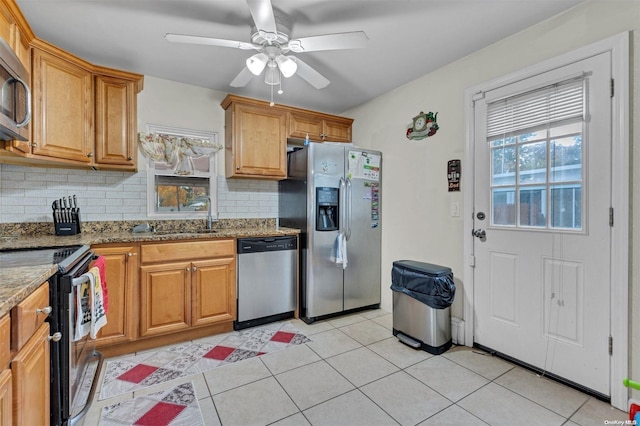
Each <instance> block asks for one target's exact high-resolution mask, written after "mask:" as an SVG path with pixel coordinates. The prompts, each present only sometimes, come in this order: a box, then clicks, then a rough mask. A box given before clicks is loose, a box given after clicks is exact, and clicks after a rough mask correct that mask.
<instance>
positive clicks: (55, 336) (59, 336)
mask: <svg viewBox="0 0 640 426" xmlns="http://www.w3.org/2000/svg"><path fill="white" fill-rule="evenodd" d="M47 339H48V340H49V341H52V340H53V341H54V342H59V341H60V340H61V339H62V333H60V332H59V331H58V332H57V333H53V336H49V337H47Z"/></svg>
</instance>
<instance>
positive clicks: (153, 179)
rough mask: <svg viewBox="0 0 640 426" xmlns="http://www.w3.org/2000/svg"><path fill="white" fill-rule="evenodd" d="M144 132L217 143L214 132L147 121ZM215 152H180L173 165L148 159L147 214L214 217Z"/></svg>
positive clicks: (215, 206) (151, 216) (215, 207)
mask: <svg viewBox="0 0 640 426" xmlns="http://www.w3.org/2000/svg"><path fill="white" fill-rule="evenodd" d="M147 133H148V134H151V135H167V136H170V137H177V138H189V139H195V140H202V141H203V142H204V143H210V144H211V145H217V144H218V134H217V133H216V132H208V131H199V130H191V129H180V128H175V127H166V126H157V125H152V124H148V125H147ZM216 167H217V153H215V152H214V153H213V154H209V155H203V156H197V157H190V156H186V155H180V156H179V159H178V160H177V164H176V162H174V164H169V163H168V162H166V161H156V160H154V159H151V158H147V170H148V173H147V216H148V217H150V218H158V219H174V218H180V219H195V218H198V219H200V218H206V217H207V216H208V214H209V212H211V215H212V217H213V218H214V219H217V217H218V214H217V211H218V208H217V171H216Z"/></svg>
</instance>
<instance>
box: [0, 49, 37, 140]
mask: <svg viewBox="0 0 640 426" xmlns="http://www.w3.org/2000/svg"><path fill="white" fill-rule="evenodd" d="M28 81H29V72H28V71H27V69H26V68H25V67H24V65H22V63H21V62H20V59H18V56H17V55H16V54H15V52H14V51H13V50H12V49H11V48H10V47H9V45H8V44H7V43H6V42H5V41H4V40H3V39H2V38H0V87H1V88H2V93H0V140H3V141H10V140H16V139H17V140H21V141H26V140H29V128H28V127H27V124H29V121H30V120H31V91H30V90H29V84H28Z"/></svg>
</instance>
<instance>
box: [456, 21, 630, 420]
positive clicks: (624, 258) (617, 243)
mask: <svg viewBox="0 0 640 426" xmlns="http://www.w3.org/2000/svg"><path fill="white" fill-rule="evenodd" d="M629 37H630V34H629V33H628V32H625V33H622V34H618V35H615V36H612V37H609V38H606V39H604V40H601V41H599V42H596V43H593V44H590V45H588V46H585V47H582V48H579V49H576V50H573V51H571V52H568V53H565V54H563V55H560V56H557V57H555V58H552V59H549V60H546V61H544V62H541V63H539V64H536V65H533V66H530V67H527V68H525V69H522V70H520V71H516V72H514V73H511V74H508V75H506V76H502V77H499V78H497V79H494V80H491V81H488V82H485V83H482V84H479V85H476V86H473V87H471V88H468V89H467V90H466V91H465V105H466V114H465V125H466V129H467V137H466V145H465V160H466V163H467V165H466V166H465V167H466V172H465V175H466V179H465V180H466V181H467V182H466V183H465V186H466V188H469V190H467V191H465V193H464V212H465V217H464V235H465V238H464V259H466V262H464V270H463V282H464V286H463V287H464V295H465V297H464V301H465V302H464V320H465V342H464V343H465V345H467V346H473V341H474V335H473V333H474V329H475V325H474V311H475V309H474V305H473V303H474V299H473V291H474V282H473V263H474V252H473V236H472V235H471V232H472V230H473V205H474V204H473V203H474V201H473V200H474V193H473V188H474V182H473V176H474V172H475V170H474V155H475V152H474V118H473V117H474V108H473V99H474V96H475V95H476V94H478V93H481V92H486V91H488V90H492V89H495V88H497V87H501V86H504V85H507V84H511V83H514V82H516V81H519V80H522V79H526V78H528V77H531V76H534V75H537V74H540V73H543V72H545V71H548V70H550V69H554V68H558V67H561V66H564V65H566V64H569V63H572V62H576V61H579V60H582V59H585V58H587V57H590V56H593V55H597V54H600V53H604V52H610V53H611V61H612V70H611V75H612V77H613V79H614V81H615V93H614V96H613V99H612V116H611V122H612V129H611V140H612V152H611V157H612V159H611V161H612V164H611V166H612V176H611V184H612V186H613V187H612V193H611V207H612V208H613V209H614V225H613V226H612V227H611V277H610V279H611V336H612V337H613V355H612V356H611V375H610V376H611V385H610V386H611V405H613V406H614V407H616V408H619V409H621V410H624V411H626V410H627V408H628V398H629V392H628V390H627V388H626V387H624V385H623V384H622V380H621V379H622V378H624V377H628V372H629V359H628V358H629V334H628V333H629V302H628V299H629V213H630V212H629V126H630V121H629ZM603 344H605V343H604V342H603Z"/></svg>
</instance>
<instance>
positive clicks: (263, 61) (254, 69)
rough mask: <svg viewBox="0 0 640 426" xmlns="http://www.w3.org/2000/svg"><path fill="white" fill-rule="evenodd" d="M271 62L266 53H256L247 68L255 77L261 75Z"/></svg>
mask: <svg viewBox="0 0 640 426" xmlns="http://www.w3.org/2000/svg"><path fill="white" fill-rule="evenodd" d="M268 61H269V57H268V56H267V55H265V54H264V53H262V52H260V53H256V54H255V55H253V56H251V57H250V58H248V59H247V68H249V71H251V74H253V75H260V74H262V71H263V70H264V67H266V66H267V62H268Z"/></svg>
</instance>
